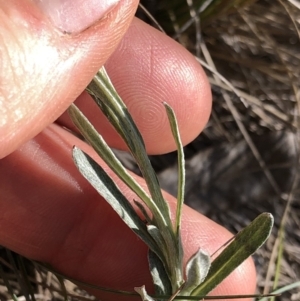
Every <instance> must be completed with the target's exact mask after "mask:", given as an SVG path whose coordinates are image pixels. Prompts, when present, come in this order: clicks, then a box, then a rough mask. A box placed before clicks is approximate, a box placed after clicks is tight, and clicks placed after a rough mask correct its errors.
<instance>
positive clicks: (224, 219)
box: [0, 0, 300, 301]
mask: <svg viewBox="0 0 300 301" xmlns="http://www.w3.org/2000/svg"><path fill="white" fill-rule="evenodd" d="M145 2H146V1H145ZM150 2H152V4H153V3H154V1H150ZM158 2H160V3H161V4H160V5H158V6H156V5H154V6H152V13H153V14H154V17H155V18H156V19H157V20H158V22H159V23H161V24H162V25H163V26H164V28H166V29H167V32H168V34H169V35H171V36H173V37H174V38H176V39H178V41H179V42H180V43H182V44H184V45H185V47H187V48H188V49H189V50H190V51H191V52H193V53H194V54H195V55H197V56H198V57H199V58H200V59H201V60H202V61H203V62H205V63H206V64H207V65H208V69H206V70H207V74H208V76H209V79H210V82H211V85H212V90H213V95H214V106H213V114H212V117H211V120H210V121H209V124H208V125H207V127H206V129H205V130H204V132H203V133H202V134H201V135H200V136H199V137H198V138H197V139H196V140H195V141H194V142H193V143H191V144H190V145H188V146H187V147H186V148H185V151H186V156H187V187H186V189H187V190H186V203H187V204H189V205H190V206H192V207H193V208H195V209H196V210H198V211H200V212H202V213H204V214H206V215H207V216H209V217H210V218H212V219H214V220H215V221H217V222H219V223H220V224H222V225H224V226H225V227H227V228H228V229H230V230H231V231H233V232H236V231H238V230H240V229H241V228H242V227H244V226H245V225H246V224H248V223H249V222H250V220H252V219H253V218H254V217H255V216H257V215H258V214H259V213H261V212H263V211H269V212H271V213H272V214H274V216H275V227H274V231H273V235H272V237H271V239H270V240H269V241H268V243H267V244H266V245H265V246H264V247H263V248H262V249H261V250H260V251H259V252H258V253H257V254H256V256H255V260H256V264H257V268H258V273H259V277H258V287H259V290H260V292H262V291H265V292H266V291H269V290H272V287H273V285H274V277H275V273H276V272H275V270H276V267H278V266H279V265H278V258H281V260H280V270H279V273H278V275H279V280H278V283H277V286H279V287H282V286H284V285H287V284H291V283H294V282H296V281H299V280H300V201H299V179H298V170H299V141H298V139H299V110H300V89H299V88H300V87H299V75H300V74H299V73H300V67H299V65H300V64H299V63H300V51H299V49H300V48H299V46H300V42H299V32H298V27H300V26H299V25H300V24H299V23H300V12H299V9H297V8H296V7H295V6H294V5H292V4H291V3H290V2H289V1H284V0H282V1H273V0H259V1H256V2H255V3H253V4H251V5H249V6H246V7H244V8H240V9H239V10H235V11H231V12H230V14H228V12H227V13H226V14H223V15H222V16H218V18H215V19H212V18H211V17H208V16H206V17H205V18H203V20H204V21H205V22H204V23H201V22H199V19H198V18H197V17H194V11H195V10H197V5H196V4H197V1H196V0H195V1H194V2H195V3H194V6H193V5H192V4H191V3H192V2H193V1H186V2H185V1H184V0H180V1H174V4H175V3H176V5H177V6H176V5H174V7H166V3H169V2H167V1H158ZM165 2H166V3H165ZM198 2H199V1H198ZM225 2H227V1H225ZM244 2H245V1H244ZM246 2H249V1H246ZM251 2H253V1H251ZM293 2H296V1H293ZM297 3H299V2H297ZM179 4H180V5H181V6H180V5H179ZM188 4H190V6H188ZM178 5H179V6H178ZM183 5H184V7H185V9H182V7H183ZM149 8H150V10H151V7H149ZM179 8H180V9H179ZM176 9H177V10H176ZM179 11H180V13H179ZM166 16H168V18H170V19H169V20H168V22H167V23H166V22H164V21H166V20H167V18H166ZM209 69H210V70H209ZM212 70H214V71H215V72H211V71H212ZM218 73H219V74H221V75H222V76H223V77H224V78H226V80H227V81H228V82H230V83H231V84H232V86H230V85H228V83H227V82H226V81H224V80H223V79H222V78H221V77H220V76H218ZM233 87H234V89H233ZM121 156H122V158H123V160H124V162H125V164H127V165H128V166H129V167H130V168H132V169H135V167H134V165H133V164H132V162H131V161H130V160H126V156H124V155H123V154H122V155H121ZM151 160H152V162H153V165H154V167H156V169H157V171H158V173H159V177H160V181H161V184H162V186H163V187H164V188H165V189H166V190H168V191H170V192H171V193H174V189H176V184H175V183H176V166H175V161H176V155H175V154H169V155H165V156H160V157H152V158H151ZM280 233H281V234H280ZM282 237H283V238H282ZM278 246H282V251H278V250H279V249H278ZM280 252H282V254H281V253H280ZM0 255H1V262H0V265H1V266H2V269H3V270H4V271H5V273H6V275H8V278H9V279H10V283H11V286H12V287H13V289H14V290H15V292H16V293H17V294H19V295H22V292H23V291H24V290H25V291H26V289H25V287H26V283H24V282H22V281H21V285H20V281H18V280H20V279H21V278H22V274H21V273H20V272H16V267H14V265H13V264H12V263H13V262H17V261H18V259H17V258H18V257H17V256H15V255H14V254H11V253H8V255H7V250H5V249H1V250H0ZM18 265H19V266H20V263H18ZM24 265H25V266H26V269H27V272H26V273H27V274H28V275H29V276H30V278H29V279H30V281H31V282H32V283H40V284H36V285H34V286H33V288H34V292H35V293H37V294H38V295H39V296H40V297H41V298H40V300H46V299H47V298H46V299H45V296H48V299H47V300H50V299H51V298H52V299H51V300H55V298H54V296H56V298H58V296H59V294H55V293H54V294H53V292H54V291H55V289H54V288H55V287H56V288H57V289H58V290H60V285H59V283H58V282H57V280H55V279H56V278H55V277H53V276H52V275H51V273H45V272H43V273H38V271H39V269H37V270H36V269H35V268H34V266H33V265H32V264H29V263H28V262H27V261H26V262H25V264H24ZM0 284H2V285H3V287H2V289H1V293H0V299H1V300H7V299H8V298H11V297H9V295H8V294H7V290H6V288H5V286H4V283H3V279H2V283H0ZM51 285H54V288H53V287H51ZM49 288H50V289H49ZM70 288H71V291H72V292H73V293H74V294H75V293H76V294H77V293H78V288H76V287H75V286H71V287H70ZM79 293H80V294H81V296H83V297H86V298H87V296H86V295H84V294H83V292H81V291H80V292H79ZM20 300H21V299H20ZM37 300H39V298H37ZM74 300H75V299H74ZM277 300H282V301H285V300H300V288H299V287H298V288H297V289H294V290H292V291H290V292H287V293H284V294H283V295H282V296H281V297H278V299H277Z"/></svg>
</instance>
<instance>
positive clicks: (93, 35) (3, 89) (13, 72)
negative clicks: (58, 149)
mask: <svg viewBox="0 0 300 301" xmlns="http://www.w3.org/2000/svg"><path fill="white" fill-rule="evenodd" d="M0 2H1V5H0V36H1V43H0V57H1V60H2V62H3V64H1V65H0V79H1V84H0V105H1V106H0V107H1V108H0V112H1V113H2V116H1V121H0V133H1V135H0V158H3V157H5V156H6V155H8V154H10V153H11V152H13V151H14V150H15V149H17V148H18V147H19V146H20V145H22V144H23V143H25V142H26V141H28V140H29V139H31V138H32V137H34V136H35V135H37V134H38V133H39V132H41V131H42V130H43V129H44V128H45V127H46V126H47V125H49V124H50V123H52V122H54V121H55V120H56V119H57V118H58V117H59V116H60V115H61V114H62V113H63V112H64V111H65V110H66V109H67V107H68V106H69V105H70V104H71V103H72V102H73V101H74V100H75V99H76V97H78V95H79V94H80V93H81V92H82V91H83V90H84V89H85V87H86V86H87V85H88V83H89V82H90V81H91V79H92V78H93V76H94V74H95V73H96V72H97V70H99V68H100V67H101V66H102V65H103V64H104V63H105V61H106V60H107V58H108V57H109V55H110V54H111V53H112V52H113V51H114V49H115V47H116V45H117V44H118V42H119V40H120V39H121V37H122V35H123V34H124V32H125V31H126V29H127V28H128V26H129V24H130V22H131V20H132V17H133V16H134V13H135V9H136V6H137V0H127V1H121V3H120V5H117V6H115V7H114V8H112V10H111V11H110V13H109V17H108V16H107V17H106V18H104V19H102V20H101V21H99V22H97V24H95V25H93V26H92V27H89V28H88V29H86V30H85V31H83V32H81V33H80V34H75V35H66V34H63V33H62V32H60V31H59V30H57V28H56V27H55V26H54V25H53V24H52V23H51V22H50V21H49V19H48V18H47V17H46V16H44V15H43V14H42V13H41V11H39V10H38V8H37V7H35V6H34V4H33V1H21V2H22V3H21V4H20V1H16V0H13V1H0ZM56 2H57V1H56ZM24 8H25V9H24ZM23 9H24V10H23Z"/></svg>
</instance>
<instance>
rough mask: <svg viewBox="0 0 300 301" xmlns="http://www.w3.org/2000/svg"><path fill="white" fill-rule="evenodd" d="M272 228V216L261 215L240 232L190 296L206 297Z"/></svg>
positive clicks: (261, 242)
mask: <svg viewBox="0 0 300 301" xmlns="http://www.w3.org/2000/svg"><path fill="white" fill-rule="evenodd" d="M272 226H273V216H272V214H270V213H262V214H261V215H259V216H258V217H257V218H256V219H255V220H254V221H253V222H252V223H251V224H250V225H248V226H247V227H246V228H245V229H243V230H242V231H240V232H239V233H238V234H237V235H236V237H235V239H234V240H233V241H232V242H231V243H230V244H229V245H228V246H227V247H226V248H225V249H224V250H223V251H222V253H221V254H220V255H219V256H218V257H217V258H216V259H215V260H214V261H213V262H212V264H211V267H210V270H209V272H208V274H207V277H206V279H205V281H204V282H202V283H201V284H200V285H199V286H198V287H197V288H195V289H194V290H193V291H192V293H191V296H206V295H207V294H208V293H209V292H210V291H211V290H212V289H214V288H215V287H216V286H217V285H218V284H219V283H220V282H221V281H223V280H224V279H225V278H226V277H227V276H228V275H229V274H230V273H231V272H232V271H233V270H235V269H236V268H237V267H238V266H239V265H240V264H241V263H242V262H243V261H244V260H246V259H247V258H248V257H249V256H250V255H252V254H253V253H254V252H255V251H256V250H257V249H258V248H260V247H261V245H262V244H263V243H264V242H265V241H266V239H267V238H268V237H269V235H270V233H271V230H272Z"/></svg>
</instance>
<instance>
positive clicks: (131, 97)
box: [0, 0, 256, 300]
mask: <svg viewBox="0 0 300 301" xmlns="http://www.w3.org/2000/svg"><path fill="white" fill-rule="evenodd" d="M137 4H138V3H137V1H135V0H124V1H120V3H119V4H118V5H117V6H116V7H115V8H114V9H113V10H112V11H111V12H110V13H109V15H108V16H107V17H106V18H104V19H102V20H100V21H98V22H97V23H96V24H94V25H93V26H91V27H89V28H88V29H86V30H85V31H83V32H81V33H78V34H73V35H72V34H71V35H66V34H62V33H61V32H60V31H58V30H57V29H56V28H55V27H54V26H53V24H52V23H51V22H50V21H49V20H48V19H47V18H46V16H44V15H43V14H42V13H41V12H40V10H38V9H37V8H36V7H35V6H34V5H33V3H32V1H29V0H28V1H26V0H24V1H19V0H11V1H6V0H0V22H1V24H0V37H1V39H0V56H1V64H0V113H1V119H2V120H1V124H0V140H1V141H0V158H2V159H1V160H0V244H1V245H3V246H6V247H8V248H10V249H12V250H14V251H16V252H18V253H20V254H22V255H24V256H27V257H28V258H31V259H35V260H39V261H42V262H46V263H48V264H50V265H51V266H52V267H53V268H55V269H56V270H58V271H59V272H61V273H63V274H65V275H67V276H69V277H72V278H74V279H78V280H80V281H85V282H89V283H93V284H96V285H100V286H106V287H110V288H116V289H122V290H128V291H132V290H133V287H134V286H140V285H143V284H145V285H146V287H147V289H148V291H150V292H151V290H152V286H151V279H150V276H149V272H148V267H147V259H146V253H147V249H146V247H145V246H144V244H143V243H142V242H141V241H140V240H139V239H137V237H136V236H135V235H134V234H133V233H132V232H131V231H130V230H129V229H128V228H127V227H126V226H125V225H124V224H123V223H122V221H121V220H120V219H119V218H118V216H117V215H116V214H115V213H114V212H113V210H112V209H111V208H110V207H109V206H108V205H107V203H106V202H105V200H103V199H102V198H101V197H100V196H99V195H97V193H96V192H95V191H94V190H93V189H92V188H91V186H90V185H89V184H88V183H87V181H86V180H85V179H83V178H82V177H81V175H80V174H79V173H78V171H77V170H76V168H75V167H74V164H73V162H72V159H71V149H72V146H73V145H77V146H78V147H80V148H82V149H83V150H85V151H86V152H88V153H89V154H90V155H91V156H92V157H94V158H95V159H96V160H97V161H98V162H99V163H100V164H101V165H103V166H104V167H105V164H103V162H101V160H100V159H99V158H97V156H96V155H95V153H94V152H93V150H92V149H91V148H90V147H89V146H88V145H86V144H85V143H83V142H82V141H80V140H79V139H78V138H76V137H75V136H74V135H72V134H71V133H70V132H69V131H67V130H66V128H70V129H74V127H73V126H72V125H71V123H70V120H69V118H68V116H67V115H66V113H65V110H66V109H67V107H68V106H69V105H70V104H71V103H72V102H73V101H74V100H76V104H77V105H78V106H79V108H80V109H81V110H82V111H83V112H84V113H85V114H86V115H87V116H88V117H89V118H90V120H91V121H92V123H94V125H95V126H96V128H97V130H98V131H99V132H100V133H101V134H102V135H103V136H104V137H105V138H106V139H107V141H108V142H109V143H110V145H112V146H114V147H117V148H120V149H122V148H124V145H123V143H122V142H121V140H120V139H119V137H118V136H117V135H116V133H115V132H114V131H113V130H112V129H111V127H110V125H109V124H108V122H107V121H106V120H105V119H104V117H103V116H102V115H101V113H100V112H99V111H97V110H96V109H95V106H94V104H93V102H92V101H91V100H90V97H89V96H88V95H87V94H86V93H84V92H83V93H82V91H83V90H84V88H85V87H86V85H87V84H88V83H89V82H90V80H91V79H92V77H93V75H94V74H95V73H96V72H97V70H98V69H99V68H100V67H101V66H102V65H103V64H104V63H105V66H106V68H107V70H108V73H109V75H110V77H111V79H112V81H113V83H114V84H115V86H116V88H117V90H118V91H119V93H120V95H121V96H122V98H123V99H124V101H125V102H126V104H127V106H128V108H129V110H130V112H131V113H132V115H133V117H134V119H135V121H136V123H137V124H138V127H139V128H140V129H141V132H142V134H143V137H144V139H145V143H146V146H147V150H148V152H149V153H151V154H161V153H165V152H168V151H171V150H173V149H175V145H174V142H173V139H172V137H171V134H170V132H169V126H168V123H167V119H166V114H165V112H164V110H163V107H162V105H161V102H162V101H167V102H168V103H169V104H170V105H171V106H172V107H173V108H174V110H175V113H176V114H177V118H178V122H179V127H180V132H181V135H182V139H183V141H184V143H185V144H186V143H188V142H190V141H191V140H192V139H193V138H195V137H196V136H197V135H198V134H199V132H201V130H202V129H203V127H204V126H205V123H206V122H207V120H208V118H209V114H210V108H211V92H210V87H209V84H208V81H207V78H206V76H205V74H204V72H203V70H202V69H201V67H200V66H199V64H198V63H196V61H195V60H194V58H193V57H192V56H191V55H190V54H189V53H188V52H187V51H186V50H185V49H184V48H182V47H181V46H180V45H178V44H177V43H176V42H174V41H172V40H171V39H169V38H168V37H166V36H165V35H163V34H161V33H160V32H158V31H156V30H155V29H153V28H151V27H149V26H148V25H146V24H144V23H143V22H141V21H139V20H137V19H134V18H133V16H134V13H135V9H136V6H137ZM124 58H126V59H124ZM158 137H159V140H158ZM108 172H109V170H108ZM112 177H114V175H112ZM114 179H115V177H114ZM138 180H139V181H140V182H141V183H142V184H143V180H142V179H138ZM115 181H116V182H117V184H118V185H119V186H120V188H121V189H122V191H123V192H124V194H125V195H126V196H127V197H128V199H129V200H133V199H134V198H135V199H136V197H135V196H134V195H133V194H132V193H131V192H130V191H128V189H126V188H125V187H124V185H122V183H120V182H119V181H118V179H115ZM165 198H166V199H167V200H168V202H169V203H170V207H171V210H172V212H174V209H175V201H174V198H173V197H172V196H170V195H167V194H165ZM182 235H183V243H184V247H185V254H186V255H185V256H186V259H187V258H188V257H189V256H191V255H192V254H193V253H195V252H196V251H197V249H198V248H199V247H201V248H203V249H205V250H207V251H208V252H211V253H213V252H214V251H215V250H216V249H218V247H219V246H220V245H222V244H223V243H225V242H226V241H227V240H228V239H229V238H230V237H231V234H230V233H229V232H228V231H227V230H225V229H224V228H223V227H221V226H220V225H217V224H216V223H214V222H213V221H211V220H209V219H207V218H206V217H204V216H202V215H201V214H199V213H197V212H195V211H194V210H192V209H190V208H188V207H185V208H184V212H183V229H182ZM255 280H256V275H255V269H254V265H253V262H252V260H251V259H249V260H247V261H246V262H245V263H244V264H243V265H241V266H240V267H239V268H238V269H237V270H236V271H235V272H234V273H232V274H231V275H230V276H229V277H228V278H227V279H226V280H225V281H224V282H223V283H222V284H221V285H220V286H218V287H217V288H216V289H215V291H214V292H213V294H215V295H219V294H225V295H227V294H252V293H254V291H255ZM93 292H94V293H95V294H96V295H97V296H98V297H99V298H101V300H121V299H122V300H131V299H132V298H125V297H120V296H118V295H112V294H108V293H103V292H100V291H93ZM243 300H245V299H243Z"/></svg>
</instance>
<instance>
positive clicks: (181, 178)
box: [163, 102, 185, 236]
mask: <svg viewBox="0 0 300 301" xmlns="http://www.w3.org/2000/svg"><path fill="white" fill-rule="evenodd" d="M163 104H164V106H165V109H166V112H167V115H168V119H169V123H170V127H171V131H172V134H173V137H174V140H175V142H176V146H177V156H178V189H177V210H176V223H175V232H176V235H177V236H178V235H180V233H179V232H180V224H181V215H182V207H183V202H184V187H185V166H184V152H183V146H182V142H181V138H180V134H179V128H178V123H177V119H176V116H175V113H174V111H173V109H172V108H171V107H170V106H169V105H168V104H167V103H165V102H164V103H163Z"/></svg>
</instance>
